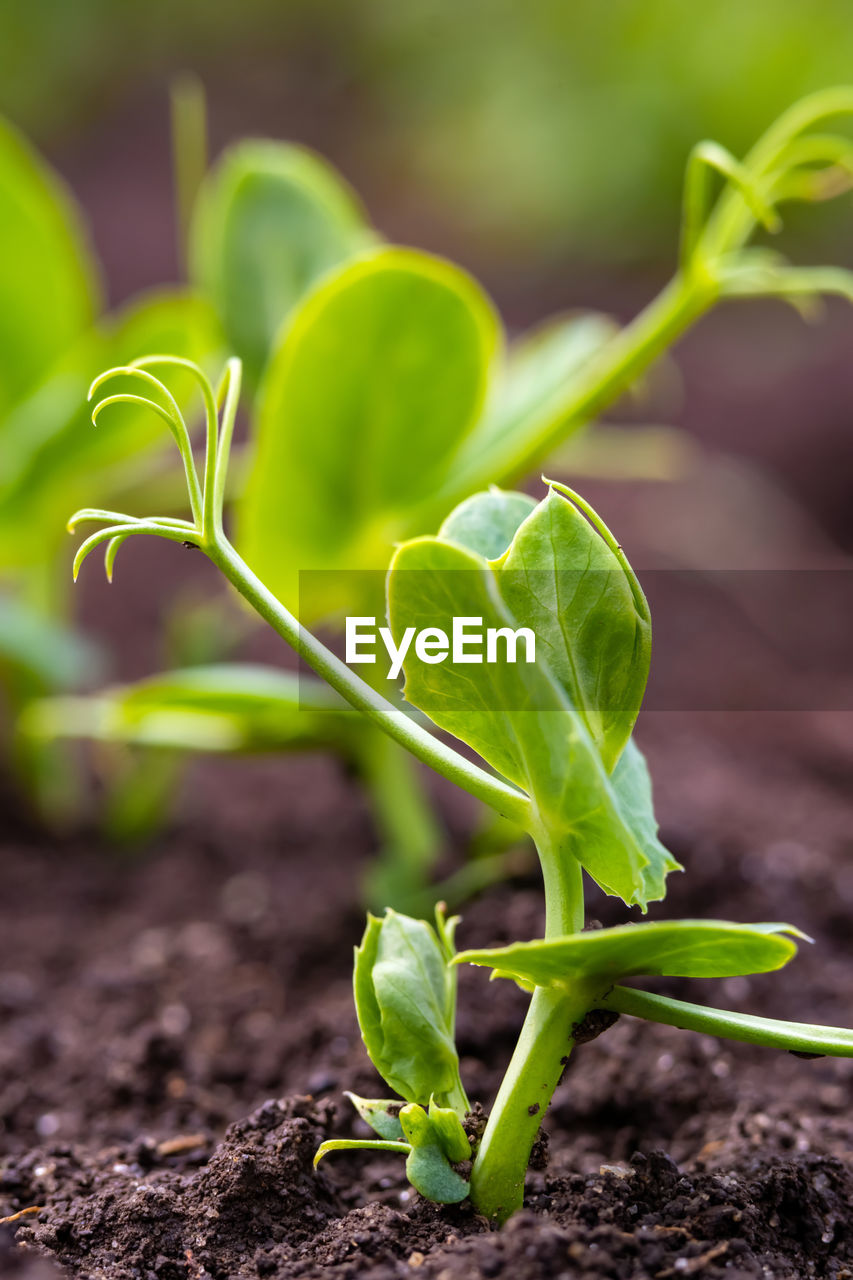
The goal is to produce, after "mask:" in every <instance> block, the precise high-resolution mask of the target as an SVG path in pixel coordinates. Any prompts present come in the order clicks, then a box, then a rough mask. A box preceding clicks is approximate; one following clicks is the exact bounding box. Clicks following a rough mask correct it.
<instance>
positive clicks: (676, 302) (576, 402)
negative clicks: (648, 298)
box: [439, 271, 718, 507]
mask: <svg viewBox="0 0 853 1280" xmlns="http://www.w3.org/2000/svg"><path fill="white" fill-rule="evenodd" d="M717 296H718V290H717V287H716V284H715V282H714V280H713V279H712V278H711V276H709V275H705V274H703V273H700V272H696V271H691V272H688V273H682V272H680V273H679V274H678V275H676V276H675V277H674V278H673V279H672V280H671V281H670V283H669V284H668V285H667V286H666V287H665V288H664V289H663V290H662V291H661V293H659V294H658V296H657V297H656V298H654V299H653V300H652V302H650V303H649V305H648V306H647V307H645V308H644V309H643V310H642V311H641V312H640V314H639V315H638V316H637V317H636V318H635V319H634V320H632V321H631V323H630V324H628V325H626V326H625V328H624V329H620V331H619V332H618V333H617V334H615V335H614V337H612V338H611V339H610V341H609V342H608V343H607V344H606V345H605V346H604V347H603V348H602V349H601V351H600V352H599V353H598V355H597V356H596V357H594V358H593V359H591V360H590V362H589V365H588V367H587V369H586V372H585V374H584V375H582V376H580V377H578V378H577V379H574V380H573V381H572V385H571V394H570V395H569V396H568V397H567V396H566V395H565V393H564V392H560V393H559V394H558V395H557V396H555V397H554V398H553V399H552V400H550V401H548V402H546V403H545V404H544V405H543V407H542V409H541V410H540V412H539V414H538V415H537V418H536V419H535V420H533V421H528V422H527V423H526V424H525V434H524V441H523V448H522V449H519V441H518V440H517V439H515V438H514V437H513V436H512V434H510V435H509V436H508V437H507V438H506V440H505V441H501V442H496V443H495V445H494V447H489V446H488V443H485V444H484V442H483V441H482V440H473V441H472V442H471V448H469V449H467V450H466V451H465V453H464V454H463V455H462V456H461V457H460V459H459V462H458V465H457V466H456V467H454V470H453V476H452V478H451V480H450V481H449V482H448V485H447V486H446V488H445V490H444V491H443V492H442V493H441V494H440V495H439V498H440V505H441V506H443V507H449V506H452V505H453V504H454V503H455V502H458V501H460V500H461V499H462V498H464V497H467V495H468V494H469V493H471V492H473V491H474V490H476V489H477V488H479V487H481V486H482V485H485V484H488V483H492V482H494V481H495V480H496V479H498V480H500V482H501V483H509V482H511V481H512V480H514V479H516V478H517V477H518V476H520V475H525V474H527V473H529V471H530V469H531V467H533V466H534V465H536V464H537V463H538V462H541V461H542V460H543V459H544V458H546V457H547V456H548V454H549V453H550V452H551V451H552V450H553V449H554V448H555V447H556V446H557V445H558V444H561V443H562V442H563V440H564V439H565V437H566V434H567V428H568V427H569V426H570V425H571V424H573V423H575V424H578V425H580V424H582V423H584V422H589V421H590V420H591V419H593V418H595V417H596V416H597V415H598V414H600V413H601V412H602V411H603V410H604V409H606V408H608V407H609V406H610V405H611V404H613V402H614V401H615V400H617V399H618V398H619V396H620V395H622V393H623V392H624V391H627V390H628V388H629V387H630V386H631V385H632V384H633V383H634V382H636V380H637V378H638V376H639V375H640V374H641V373H643V372H644V371H645V370H646V369H647V368H648V367H649V365H650V364H652V362H653V361H654V360H655V359H656V358H657V357H658V356H659V355H661V354H662V353H663V352H664V351H666V350H667V348H668V347H670V346H671V345H672V343H673V342H674V341H675V339H676V338H677V337H679V335H680V334H681V333H683V332H684V330H685V329H687V328H688V327H689V326H690V325H691V324H692V323H693V322H694V321H695V320H697V319H698V318H699V316H701V315H703V314H704V313H705V312H706V311H708V310H709V309H710V307H711V306H712V305H713V303H714V302H715V301H716V299H717Z"/></svg>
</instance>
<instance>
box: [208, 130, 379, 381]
mask: <svg viewBox="0 0 853 1280" xmlns="http://www.w3.org/2000/svg"><path fill="white" fill-rule="evenodd" d="M374 238H375V234H374V233H373V232H372V231H371V230H370V228H369V225H368V223H367V217H366V214H365V212H364V210H363V209H362V207H361V205H360V204H359V202H358V199H357V197H356V195H355V193H354V192H353V191H351V190H350V188H349V187H348V186H347V184H346V183H345V182H344V181H343V179H342V178H341V177H340V175H339V174H338V173H336V172H335V170H334V169H333V168H332V167H331V165H328V164H327V163H326V162H325V161H324V160H322V159H321V158H320V156H318V155H315V154H314V153H313V152H311V151H308V150H306V149H305V148H304V147H298V146H293V145H292V144H287V143H281V142H266V141H254V140H250V141H247V142H240V143H238V144H237V145H236V146H233V147H231V148H229V149H228V150H227V151H226V152H225V154H224V155H223V156H222V158H221V159H220V160H219V162H218V164H217V165H216V167H215V168H214V170H213V171H212V172H211V173H210V175H209V176H208V178H207V179H206V181H205V183H204V185H203V186H202V189H201V192H200V196H199V202H198V205H197V209H196V214H195V217H194V219H193V224H192V228H191V232H190V265H191V273H192V276H193V278H194V280H195V281H196V282H197V284H198V285H199V287H200V288H201V289H203V290H204V291H205V292H206V293H207V294H208V296H209V297H210V298H211V299H212V300H213V302H214V304H215V306H216V308H217V310H218V312H219V315H220V317H221V320H222V324H223V327H224V329H225V333H226V336H227V338H228V342H229V345H230V346H231V348H232V350H233V351H234V353H235V354H236V355H238V356H240V357H241V359H242V360H243V361H244V364H245V369H246V375H247V377H248V379H249V381H250V383H254V382H256V381H257V379H258V378H259V377H260V374H261V372H262V370H263V368H264V365H265V364H266V362H267V358H268V355H269V352H270V349H271V347H272V345H273V340H274V339H275V336H276V334H277V333H278V331H279V329H280V328H281V325H282V323H283V322H284V320H285V319H286V318H287V316H288V315H289V313H290V311H291V310H292V308H293V307H294V306H295V305H296V304H297V302H298V301H299V299H300V298H301V297H302V295H303V294H304V293H305V292H306V290H307V289H308V288H309V287H310V286H311V285H312V284H313V283H314V282H315V281H316V280H317V279H318V278H319V277H320V276H321V275H322V274H323V273H324V272H326V271H328V270H329V269H330V268H332V267H336V266H338V264H339V263H341V262H343V261H345V260H346V259H347V258H349V257H350V256H352V255H353V254H354V253H357V252H358V251H360V250H362V249H364V248H366V247H367V245H368V244H369V243H370V242H371V241H372V240H373V239H374Z"/></svg>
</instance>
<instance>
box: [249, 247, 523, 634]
mask: <svg viewBox="0 0 853 1280" xmlns="http://www.w3.org/2000/svg"><path fill="white" fill-rule="evenodd" d="M497 337H498V328H497V322H496V318H495V314H494V312H493V310H492V307H491V305H490V303H489V302H488V300H487V299H486V297H485V296H484V295H483V294H482V292H481V291H480V289H479V288H478V286H477V285H476V284H475V283H474V281H473V280H471V279H470V277H469V276H467V275H465V273H464V272H462V271H460V270H459V269H458V268H456V267H454V266H452V265H451V264H449V263H446V262H443V261H441V260H440V259H437V258H432V257H430V256H428V255H426V254H422V253H417V252H415V251H414V250H408V249H394V248H389V249H381V250H377V251H376V252H374V253H371V254H368V255H365V256H363V257H361V258H360V259H358V260H357V261H356V262H353V263H350V264H349V265H347V266H345V267H344V268H343V269H341V270H340V271H338V272H336V273H335V274H334V275H333V276H331V277H329V278H328V279H327V280H326V281H325V282H324V283H323V284H321V285H320V286H319V287H318V288H317V289H316V290H315V291H314V292H313V293H312V294H311V295H310V296H309V297H308V298H307V299H306V301H305V302H304V303H303V304H302V305H301V306H300V307H299V308H298V310H297V311H296V313H295V314H294V316H293V319H292V322H291V324H290V327H289V329H288V330H287V332H286V333H285V335H284V337H283V340H282V342H281V343H280V345H279V346H278V348H277V349H276V351H275V353H274V355H273V357H272V360H271V363H270V367H269V370H268V374H267V377H266V379H265V382H264V386H263V388H262V392H261V396H260V402H259V408H258V424H257V446H256V452H255V456H254V462H253V465H252V467H251V470H250V474H249V478H248V483H247V487H246V492H245V497H244V500H243V502H242V503H241V506H240V511H239V516H240V519H239V526H238V535H239V536H238V540H237V541H238V546H239V549H240V551H241V554H243V555H244V556H245V558H246V559H247V560H248V561H249V563H250V564H251V565H252V567H253V569H254V570H255V572H256V573H258V575H259V576H260V577H261V578H262V579H263V581H264V582H265V583H266V585H267V586H268V587H269V588H270V589H271V590H273V591H274V592H275V594H276V595H277V596H278V597H279V598H280V599H282V600H283V601H285V602H286V603H288V604H290V605H294V604H295V603H296V601H297V596H298V575H299V571H300V570H303V571H304V570H323V569H333V570H335V572H334V574H325V575H322V577H323V579H324V583H325V587H326V591H325V593H324V591H323V590H322V589H320V590H318V592H317V595H316V596H315V597H311V596H309V597H308V598H306V592H305V591H303V593H302V598H301V600H300V601H299V610H300V617H301V618H302V620H303V621H310V620H311V618H312V617H316V616H318V615H320V614H327V613H329V612H332V611H334V610H346V611H349V612H358V608H359V604H360V601H361V600H362V598H363V594H364V591H365V582H364V579H365V578H367V577H368V576H369V575H360V574H357V573H353V572H350V571H352V570H362V569H374V570H382V571H384V569H385V567H386V566H387V563H388V549H389V547H390V546H391V544H392V543H393V542H394V541H395V540H396V538H397V537H398V536H399V533H400V529H401V528H402V525H403V522H404V520H405V519H406V518H408V515H409V513H410V511H411V508H412V505H413V504H415V503H417V502H418V501H419V500H421V499H423V498H425V497H426V496H427V495H429V494H431V493H432V492H433V490H434V488H435V486H436V485H437V484H438V482H439V481H440V479H441V478H442V477H443V476H444V475H446V474H447V472H448V470H449V468H450V466H451V461H452V456H453V453H454V451H455V450H456V448H457V446H458V444H459V441H460V440H461V439H463V438H464V436H465V435H466V434H467V433H468V432H469V431H470V430H471V429H472V427H473V425H474V423H475V422H476V420H477V417H478V416H479V414H480V411H481V409H482V405H483V402H484V398H485V394H486V384H487V377H488V372H489V367H490V364H491V361H492V358H493V355H494V351H495V346H496V342H497ZM319 576H320V575H315V580H316V579H317V578H319ZM320 585H321V586H322V584H320Z"/></svg>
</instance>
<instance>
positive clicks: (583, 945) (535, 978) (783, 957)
mask: <svg viewBox="0 0 853 1280" xmlns="http://www.w3.org/2000/svg"><path fill="white" fill-rule="evenodd" d="M785 934H791V935H793V936H794V937H797V938H803V937H805V935H804V934H802V933H800V931H799V930H798V929H795V928H793V927H792V926H791V925H787V924H731V923H729V922H727V921H721V920H667V921H661V922H658V921H652V922H650V923H643V924H624V925H617V926H616V927H615V928H613V929H595V930H592V931H590V932H588V933H575V934H571V935H569V936H567V937H564V938H554V939H551V940H545V939H540V940H537V941H535V942H517V943H513V944H512V945H511V946H508V947H494V948H491V949H488V948H487V949H481V950H476V951H463V952H460V954H459V955H458V956H456V958H455V961H454V963H462V962H467V963H469V964H479V965H486V966H488V967H489V968H493V969H498V970H500V972H501V975H502V976H504V975H506V976H510V977H513V978H520V979H522V980H524V981H525V982H532V983H534V984H535V985H536V986H540V987H552V986H561V985H564V984H566V985H571V984H572V983H573V982H575V981H576V980H577V979H578V978H602V979H604V980H608V981H613V980H615V979H617V978H625V977H629V976H631V975H637V974H643V975H652V974H653V975H657V976H661V977H679V978H729V977H735V976H738V975H742V974H751V973H768V972H770V971H771V970H773V969H781V968H782V966H783V965H785V964H787V963H788V961H789V960H790V959H792V957H793V956H794V955H796V951H797V947H796V944H795V943H794V942H793V941H792V940H791V938H790V937H785V936H784V935H785Z"/></svg>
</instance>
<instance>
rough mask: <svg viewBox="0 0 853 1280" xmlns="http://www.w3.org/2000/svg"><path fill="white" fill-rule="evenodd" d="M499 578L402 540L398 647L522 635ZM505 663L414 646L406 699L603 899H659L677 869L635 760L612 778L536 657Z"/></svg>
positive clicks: (491, 570) (492, 569)
mask: <svg viewBox="0 0 853 1280" xmlns="http://www.w3.org/2000/svg"><path fill="white" fill-rule="evenodd" d="M559 501H563V499H559ZM533 518H534V517H530V519H533ZM523 527H524V526H522V529H523ZM596 536H597V535H596ZM502 572H504V570H503V569H502V566H501V563H500V562H496V563H490V562H488V561H486V560H484V559H483V558H482V557H480V556H477V555H476V554H474V553H473V552H471V551H467V550H465V549H464V548H463V547H461V546H458V545H456V544H455V543H450V542H444V541H442V540H441V539H439V538H418V539H414V540H413V541H411V542H408V543H405V544H404V545H403V546H402V547H400V548H399V549H398V551H397V552H396V554H395V556H394V559H393V561H392V564H391V569H390V570H389V575H388V616H389V620H390V625H391V630H392V632H393V634H394V637H395V639H396V641H397V643H398V644H399V642H400V640H401V637H402V636H403V634H404V632H405V630H406V629H407V628H409V627H414V628H415V629H416V630H421V629H424V628H427V627H440V628H442V629H443V630H444V631H445V632H447V634H448V635H450V634H451V632H452V628H453V619H454V618H474V619H477V620H479V623H480V625H481V626H482V627H483V628H489V627H492V628H496V629H497V628H506V627H510V628H511V629H514V628H515V627H517V625H518V623H517V622H516V620H515V619H514V618H513V617H512V615H511V614H510V613H509V611H508V609H507V608H506V605H505V603H504V601H503V600H502V599H501V586H502V583H501V574H502ZM479 652H480V657H481V658H482V657H483V656H484V655H483V653H482V650H480V651H479ZM469 656H470V653H469ZM497 656H498V660H497V661H496V662H493V663H488V664H487V663H485V662H483V661H481V662H480V663H460V662H454V661H452V655H451V657H448V658H447V659H446V660H445V661H444V662H442V663H441V664H435V665H429V664H426V663H423V662H421V661H420V660H418V658H417V656H416V653H415V651H414V649H413V648H410V650H409V653H408V655H407V657H406V660H405V661H404V664H403V669H404V672H405V676H406V684H405V694H406V698H407V699H408V700H409V701H410V702H412V703H413V704H414V705H415V706H417V707H418V708H420V710H422V711H424V712H425V713H426V714H427V715H429V716H430V717H431V719H432V720H433V721H434V722H435V723H436V724H437V725H439V726H440V727H441V728H443V729H445V730H447V731H448V732H450V733H453V734H455V735H456V736H457V737H459V738H461V739H462V740H463V741H464V742H466V743H467V744H468V745H469V746H471V747H473V748H474V750H475V751H477V752H479V754H480V755H481V756H483V758H484V759H485V760H486V761H487V762H488V763H489V764H490V765H491V766H492V767H493V768H494V769H496V770H497V771H498V772H499V773H501V774H503V776H504V777H506V778H508V779H509V780H510V781H512V782H514V783H515V784H516V785H517V786H519V787H521V788H523V789H524V790H525V791H527V793H528V794H529V795H531V797H532V798H533V799H534V801H535V804H536V808H537V811H538V813H539V815H540V817H541V818H542V820H543V821H544V822H545V823H546V825H547V827H548V830H549V832H550V833H551V835H552V837H553V838H554V839H555V840H556V841H557V842H558V845H559V852H560V854H561V856H563V855H564V856H572V857H575V858H577V859H578V861H580V862H581V863H582V865H583V866H585V867H586V869H587V870H588V871H589V873H590V875H592V876H593V878H594V879H595V880H596V881H597V882H598V883H599V884H600V885H601V886H602V888H604V889H605V891H606V892H608V893H615V894H617V895H618V896H619V897H621V898H622V899H623V900H624V901H625V902H628V903H638V904H640V905H641V906H643V907H645V906H646V904H647V903H648V902H649V901H651V900H652V899H653V898H657V897H661V896H662V895H663V883H664V879H665V876H666V873H667V871H669V870H672V869H674V868H675V867H676V866H677V863H676V862H675V860H674V859H673V858H671V857H670V855H669V854H668V853H667V851H666V850H665V849H664V848H663V846H662V845H661V844H660V842H659V841H658V840H657V837H656V834H655V832H656V828H655V823H654V817H653V814H652V810H651V795H650V788H649V784H648V775H647V774H646V771H645V765H644V763H643V761H642V757H641V756H640V754H639V752H637V751H635V750H633V749H632V751H631V752H630V754H629V753H628V752H626V753H624V756H625V763H624V765H622V767H621V768H619V767H617V769H616V770H615V771H614V775H613V778H612V779H610V778H608V776H607V770H606V769H605V766H604V763H603V761H602V758H601V755H600V753H599V751H598V750H597V748H596V745H595V743H594V741H593V739H592V737H591V735H590V733H589V730H588V729H587V726H586V724H585V722H584V720H583V718H582V717H581V716H580V715H579V714H578V713H577V711H576V710H575V709H574V707H573V706H572V704H571V703H570V701H569V699H568V696H567V693H566V690H565V689H564V687H563V686H562V685H561V684H560V682H559V681H558V680H557V679H556V678H555V677H554V676H553V675H552V674H551V673H550V671H549V670H548V668H547V666H546V664H545V662H544V660H541V659H540V656H539V653H538V652H537V654H536V662H535V663H534V664H531V663H527V662H525V661H522V660H518V661H515V662H508V661H506V660H505V653H504V651H503V650H502V649H500V648H499V649H498V655H497ZM620 763H621V762H620Z"/></svg>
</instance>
